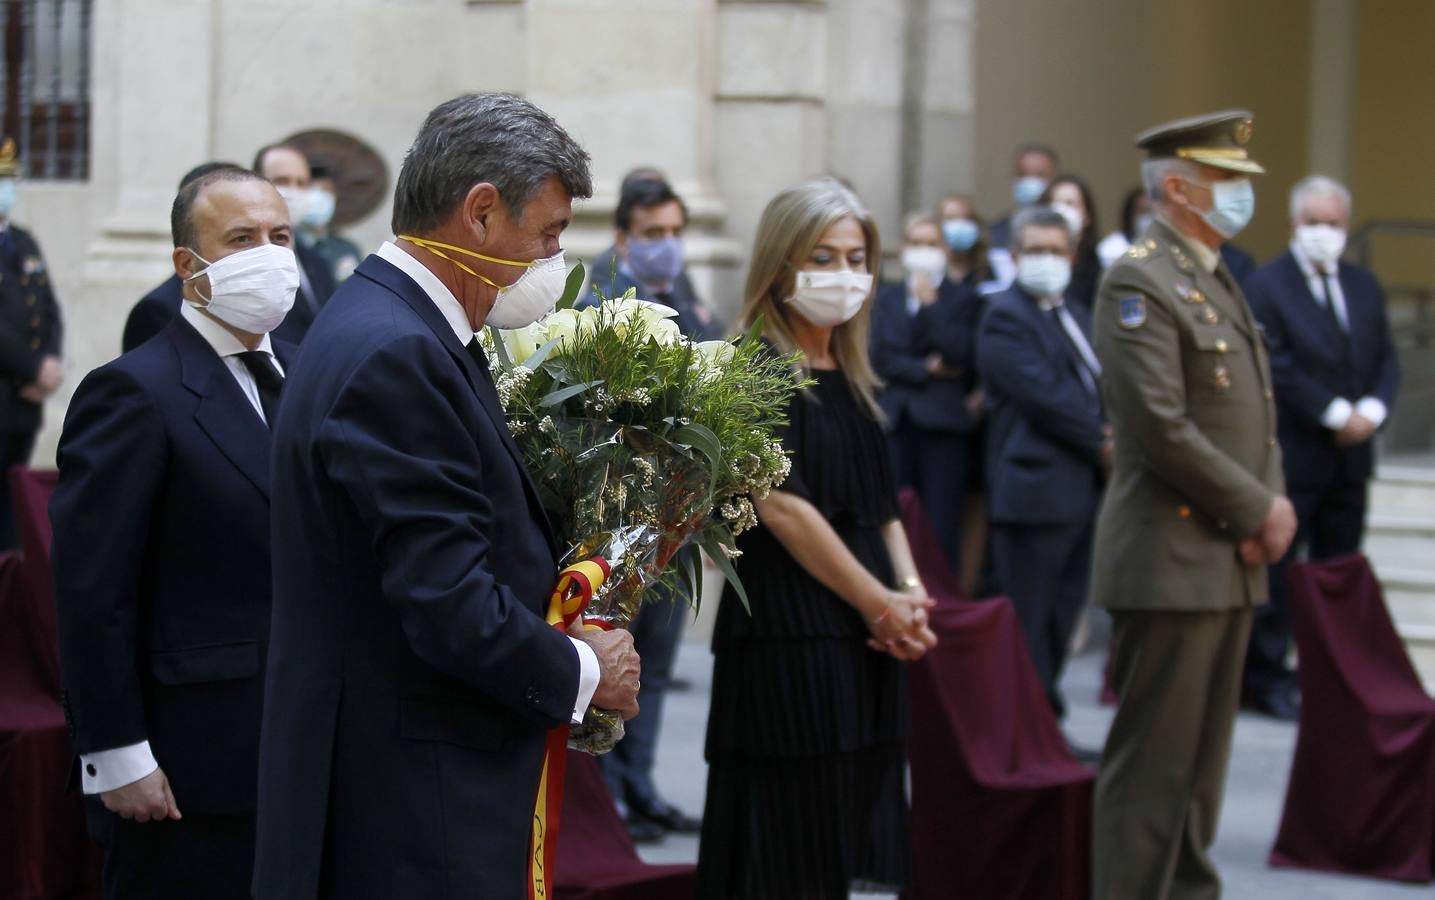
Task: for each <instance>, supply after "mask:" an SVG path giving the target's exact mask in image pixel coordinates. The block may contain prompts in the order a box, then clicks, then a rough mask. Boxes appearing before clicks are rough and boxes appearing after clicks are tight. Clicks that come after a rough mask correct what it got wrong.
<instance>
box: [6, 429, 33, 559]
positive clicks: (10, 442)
mask: <svg viewBox="0 0 1435 900" xmlns="http://www.w3.org/2000/svg"><path fill="white" fill-rule="evenodd" d="M34 448H35V432H33V431H9V432H0V553H4V552H5V551H6V550H14V549H15V548H16V547H18V546H20V539H19V536H18V535H17V534H16V532H15V509H14V502H13V501H12V500H11V497H10V468H11V467H12V466H26V465H29V464H30V451H32V450H33V449H34Z"/></svg>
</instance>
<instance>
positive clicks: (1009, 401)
mask: <svg viewBox="0 0 1435 900" xmlns="http://www.w3.org/2000/svg"><path fill="white" fill-rule="evenodd" d="M1067 308H1068V309H1069V310H1070V312H1071V314H1072V317H1073V318H1075V319H1076V321H1077V324H1079V325H1080V326H1081V327H1082V330H1083V331H1085V330H1087V329H1088V327H1089V326H1088V323H1087V321H1086V313H1085V311H1084V310H1083V309H1081V308H1080V307H1079V306H1077V305H1076V304H1069V305H1068V307H1067ZM1079 365H1081V363H1080V362H1079V361H1078V357H1077V355H1076V350H1075V348H1074V347H1072V346H1071V342H1070V340H1069V339H1068V338H1067V337H1066V335H1065V333H1064V332H1063V331H1062V329H1061V325H1060V324H1059V323H1058V322H1057V321H1056V319H1055V318H1054V316H1053V315H1052V314H1050V313H1047V312H1043V311H1042V309H1041V307H1039V306H1038V305H1037V301H1036V298H1034V297H1032V296H1031V295H1030V294H1028V293H1027V292H1026V291H1024V290H1023V289H1022V288H1021V287H1019V286H1013V287H1011V288H1009V289H1008V290H1006V291H1003V292H1002V293H1000V294H997V295H996V296H994V297H992V298H991V300H990V301H989V302H988V303H987V311H986V313H985V315H983V317H982V322H981V329H980V332H979V336H978V338H977V367H978V369H979V370H980V371H981V377H982V386H983V388H984V389H985V393H986V402H987V409H988V411H989V414H988V419H987V502H988V503H989V510H990V512H989V514H990V516H991V519H992V521H993V522H1047V523H1057V522H1086V521H1089V520H1090V519H1091V517H1092V516H1093V515H1094V514H1095V512H1096V504H1097V501H1098V499H1099V497H1100V493H1101V445H1102V441H1103V435H1102V424H1103V419H1102V415H1101V405H1100V401H1099V400H1098V399H1097V397H1096V396H1095V395H1093V394H1092V393H1091V392H1090V391H1089V390H1087V388H1086V386H1085V385H1084V384H1083V382H1082V380H1081V376H1080V374H1079V370H1078V369H1077V366H1079Z"/></svg>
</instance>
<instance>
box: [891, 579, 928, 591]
mask: <svg viewBox="0 0 1435 900" xmlns="http://www.w3.org/2000/svg"><path fill="white" fill-rule="evenodd" d="M921 586H922V582H921V579H919V578H917V576H916V575H908V576H907V577H906V578H903V579H902V580H901V581H899V582H897V590H899V591H903V592H906V591H915V590H917V589H918V588H920V587H921Z"/></svg>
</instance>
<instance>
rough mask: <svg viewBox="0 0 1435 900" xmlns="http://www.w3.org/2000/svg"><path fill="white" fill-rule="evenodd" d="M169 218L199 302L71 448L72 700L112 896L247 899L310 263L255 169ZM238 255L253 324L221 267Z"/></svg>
mask: <svg viewBox="0 0 1435 900" xmlns="http://www.w3.org/2000/svg"><path fill="white" fill-rule="evenodd" d="M171 227H172V230H173V236H174V246H175V249H174V267H175V273H176V275H177V276H179V277H180V278H181V279H182V281H183V284H184V288H183V289H184V296H185V299H186V301H187V302H186V304H185V306H184V308H183V309H182V310H181V312H180V315H179V317H177V318H176V319H175V320H174V321H173V322H171V323H170V324H169V325H167V326H165V328H164V330H163V331H161V332H160V334H159V335H158V336H157V337H155V339H153V340H151V341H149V342H147V343H146V344H145V345H144V346H142V347H140V348H139V349H138V350H135V351H134V352H132V353H127V354H125V355H124V356H121V357H120V358H119V359H117V360H115V361H114V362H111V363H109V364H107V365H105V366H102V367H100V368H98V369H96V370H94V371H93V372H91V373H90V374H89V376H87V377H86V378H85V380H84V382H82V383H81V384H80V386H79V388H78V389H77V390H76V391H75V396H74V399H73V400H72V401H71V403H70V409H69V414H68V415H67V416H66V419H65V429H64V433H63V435H62V436H61V439H60V449H59V462H60V481H59V485H58V486H57V487H56V489H55V494H54V497H53V499H52V501H51V504H50V516H51V519H52V522H53V525H54V547H53V552H54V578H55V605H56V609H57V613H58V623H59V637H60V659H61V664H62V670H63V675H64V679H63V680H64V692H65V709H66V713H67V716H68V718H69V720H70V723H71V728H72V738H73V742H74V746H75V750H76V752H77V753H78V754H79V756H80V760H79V762H80V765H81V776H80V780H81V784H82V787H83V789H84V792H85V793H86V794H88V795H91V796H92V797H96V798H98V801H99V802H98V803H91V804H90V805H89V818H90V825H91V830H92V832H93V833H94V835H95V836H96V838H97V839H98V840H99V841H100V843H101V844H102V846H103V847H104V850H105V866H104V883H105V893H106V896H107V897H111V898H117V897H124V898H136V897H143V898H176V900H178V898H193V897H205V898H211V900H214V898H235V900H241V898H247V897H249V879H250V873H251V869H252V866H253V858H254V802H255V784H256V779H257V771H258V751H259V709H260V701H261V699H262V696H263V676H262V673H263V671H264V658H265V653H266V646H267V643H268V637H269V598H270V576H269V572H270V569H269V485H270V482H269V427H268V425H269V423H271V422H272V421H273V418H274V415H275V413H276V411H277V404H278V393H279V390H280V387H281V386H282V383H283V372H284V370H285V369H286V368H287V367H288V366H289V365H290V364H291V363H292V347H290V346H289V345H286V344H283V343H281V342H278V341H271V339H270V337H269V335H268V334H267V333H266V332H267V327H266V326H268V327H272V325H273V324H277V322H278V321H279V319H281V318H283V315H284V313H285V312H286V311H287V309H288V306H289V305H290V304H291V303H292V302H293V298H294V291H295V289H296V288H297V287H298V274H297V272H295V263H294V259H293V254H292V252H291V251H289V250H288V247H289V245H290V244H291V242H292V240H293V237H292V231H291V229H290V227H289V220H288V216H287V214H286V213H285V210H284V204H283V201H282V200H280V198H279V195H278V194H277V193H276V192H275V190H274V188H273V187H272V186H271V185H270V184H269V183H268V182H266V181H264V180H263V179H262V178H260V177H258V176H257V175H255V174H253V173H251V172H248V171H246V170H244V169H238V168H229V169H224V170H220V171H217V172H212V173H210V174H209V175H205V176H202V177H200V178H199V179H196V180H195V181H193V182H191V183H190V184H189V185H186V186H185V187H184V188H183V189H182V190H181V191H180V192H179V195H178V196H177V197H176V198H175V202H174V207H173V212H172V216H171ZM241 265H242V266H244V267H245V268H246V269H247V271H246V272H245V273H244V274H245V276H246V282H247V283H246V284H244V285H242V287H243V289H244V293H243V300H244V302H243V304H242V305H241V306H239V307H238V308H239V309H240V310H242V313H241V314H239V315H236V305H235V304H233V303H232V302H231V301H232V299H233V298H234V297H235V294H234V284H233V283H231V282H227V281H226V278H225V276H224V275H223V274H222V273H225V272H232V271H235V270H236V268H238V266H241ZM261 272H262V274H261ZM261 320H263V321H261ZM181 810H182V811H183V813H182V814H181Z"/></svg>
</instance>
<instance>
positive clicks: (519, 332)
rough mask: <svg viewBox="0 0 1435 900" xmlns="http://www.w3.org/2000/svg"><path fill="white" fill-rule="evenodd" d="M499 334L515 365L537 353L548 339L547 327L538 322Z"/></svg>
mask: <svg viewBox="0 0 1435 900" xmlns="http://www.w3.org/2000/svg"><path fill="white" fill-rule="evenodd" d="M498 334H499V336H500V337H502V338H503V347H504V349H505V350H507V351H508V358H509V359H510V360H512V361H513V364H514V365H515V366H516V365H519V364H520V363H522V362H523V361H524V360H526V359H528V357H530V356H532V355H533V354H534V353H536V352H537V351H538V348H539V347H541V346H543V344H544V343H545V342H547V340H548V337H547V329H546V328H545V327H544V326H543V325H542V324H540V323H537V322H535V323H533V324H532V325H527V326H524V327H523V328H511V329H508V330H506V331H500V332H499V333H498Z"/></svg>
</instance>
